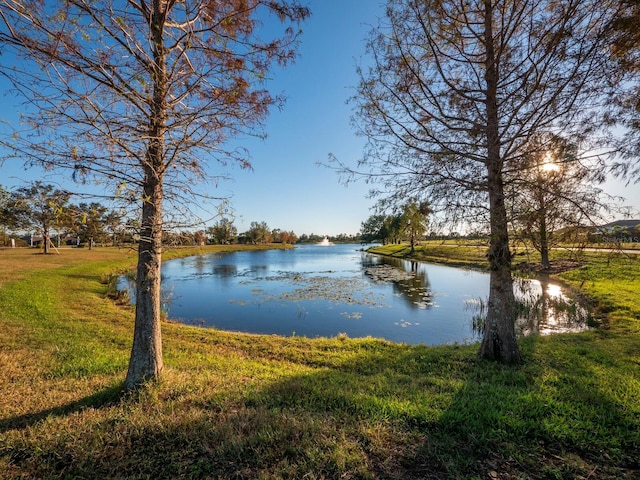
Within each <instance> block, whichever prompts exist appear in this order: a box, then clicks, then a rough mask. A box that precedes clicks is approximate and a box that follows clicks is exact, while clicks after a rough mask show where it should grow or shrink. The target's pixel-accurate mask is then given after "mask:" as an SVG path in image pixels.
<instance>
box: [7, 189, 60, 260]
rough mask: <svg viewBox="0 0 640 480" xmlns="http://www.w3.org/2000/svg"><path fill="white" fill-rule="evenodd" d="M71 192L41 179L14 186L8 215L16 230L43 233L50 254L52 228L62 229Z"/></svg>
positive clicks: (45, 247) (43, 241)
mask: <svg viewBox="0 0 640 480" xmlns="http://www.w3.org/2000/svg"><path fill="white" fill-rule="evenodd" d="M70 198H71V193H69V192H67V191H65V190H60V189H57V188H55V187H54V186H53V185H50V184H44V183H42V182H40V181H36V182H33V183H31V184H30V185H29V186H26V187H19V188H17V189H15V191H14V192H13V195H12V200H11V202H10V203H9V204H8V214H9V215H10V216H11V217H12V218H13V223H14V224H15V226H16V228H17V229H21V230H23V231H30V230H32V229H35V230H37V231H38V232H39V233H40V235H42V245H43V249H44V253H49V246H50V244H51V239H50V237H51V236H50V233H51V229H52V228H55V227H57V228H58V230H60V227H61V223H62V221H63V218H64V217H65V215H66V209H67V204H68V202H69V199H70Z"/></svg>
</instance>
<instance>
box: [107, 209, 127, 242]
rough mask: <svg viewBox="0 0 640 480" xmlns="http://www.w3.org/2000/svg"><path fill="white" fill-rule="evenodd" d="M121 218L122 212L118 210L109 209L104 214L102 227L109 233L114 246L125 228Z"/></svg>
mask: <svg viewBox="0 0 640 480" xmlns="http://www.w3.org/2000/svg"><path fill="white" fill-rule="evenodd" d="M123 218H124V213H123V212H122V211H118V210H111V211H110V212H109V213H107V214H106V215H105V216H104V228H105V230H106V231H107V232H109V233H110V234H111V242H112V245H113V246H114V247H116V246H118V242H119V238H120V237H121V236H122V234H123V233H124V230H125V225H124V223H123Z"/></svg>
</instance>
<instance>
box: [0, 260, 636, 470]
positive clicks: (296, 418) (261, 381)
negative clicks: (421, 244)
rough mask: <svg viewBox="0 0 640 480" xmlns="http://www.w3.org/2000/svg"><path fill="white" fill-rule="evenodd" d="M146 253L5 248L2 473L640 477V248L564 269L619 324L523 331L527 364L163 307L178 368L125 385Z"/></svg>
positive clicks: (0, 350)
mask: <svg viewBox="0 0 640 480" xmlns="http://www.w3.org/2000/svg"><path fill="white" fill-rule="evenodd" d="M442 248H443V249H444V248H446V249H448V250H447V251H446V252H441V253H440V254H439V255H440V257H441V258H440V261H447V262H453V263H459V264H470V263H471V264H472V263H474V262H476V264H477V265H479V263H477V262H480V261H481V260H478V259H481V258H482V255H483V252H482V250H480V249H477V248H476V249H475V250H474V247H460V248H461V249H462V250H460V249H458V248H452V247H442ZM467 249H468V250H467ZM211 251H215V248H214V247H207V248H205V249H191V250H184V251H171V252H169V253H168V254H167V255H166V256H165V259H166V258H168V257H169V256H175V255H185V254H189V253H199V252H211ZM454 252H460V253H454ZM396 254H399V253H398V252H396ZM418 256H419V257H420V258H424V259H427V258H430V257H431V256H434V257H435V256H438V255H435V254H434V252H426V251H425V252H419V254H418ZM443 256H446V259H445V258H442V257H443ZM134 261H135V256H134V254H133V252H131V251H128V250H118V249H113V248H96V249H93V250H91V251H89V250H86V249H70V250H61V253H60V255H48V256H43V255H39V254H37V253H35V252H34V251H33V250H22V249H19V250H0V372H2V375H0V478H2V479H18V478H21V479H22V478H38V479H39V478H64V479H67V478H69V479H71V478H140V479H142V478H153V479H173V478H212V479H217V478H220V479H278V478H282V479H302V478H304V479H338V478H340V479H431V478H433V479H441V478H442V479H446V478H470V479H471V478H478V479H498V478H502V479H514V478H523V479H524V478H532V479H547V478H549V479H556V478H558V479H560V478H567V479H578V478H585V479H586V478H591V479H614V478H624V479H637V478H640V461H639V459H640V301H639V293H640V259H638V257H637V256H632V255H631V256H625V255H617V256H604V255H603V256H599V255H596V254H595V253H594V254H590V256H589V257H588V258H587V259H586V263H585V265H584V266H583V267H581V268H579V269H577V270H572V271H569V272H565V273H564V274H563V278H564V279H565V280H567V281H569V282H571V283H572V284H573V285H575V286H577V287H580V288H581V289H582V290H583V292H584V293H585V295H588V296H589V297H591V298H592V299H593V300H594V301H596V302H597V305H598V308H599V310H600V312H601V313H602V314H603V315H604V314H606V315H607V317H608V325H607V327H606V328H603V329H599V330H594V331H589V332H585V333H580V334H563V335H556V336H552V337H533V338H527V339H524V340H521V342H520V345H521V348H522V351H523V354H524V362H523V363H522V364H521V365H518V366H502V365H498V364H495V363H491V362H487V361H483V360H479V359H478V358H477V356H476V351H477V348H478V347H477V346H444V347H425V346H407V345H398V344H393V343H389V342H384V341H380V340H375V339H362V340H355V339H348V338H344V337H338V338H333V339H305V338H300V337H293V338H284V337H277V336H258V335H246V334H234V333H229V332H222V331H215V330H206V329H201V328H197V327H190V326H185V325H180V324H175V323H171V322H164V323H163V341H164V355H165V367H166V371H165V373H164V376H163V379H162V380H161V381H160V382H158V383H156V384H152V385H149V386H148V387H146V388H143V389H141V390H139V391H136V392H134V393H129V394H123V393H122V391H121V387H122V383H123V380H124V377H125V374H126V368H127V361H128V355H129V350H130V347H131V340H132V331H133V312H132V310H131V308H130V307H128V306H122V305H118V304H116V303H115V302H113V301H111V300H109V299H108V298H106V293H107V290H108V283H109V282H108V280H109V278H110V277H111V275H112V274H113V273H114V272H118V271H124V270H126V269H128V268H130V266H131V265H132V264H133V262H134Z"/></svg>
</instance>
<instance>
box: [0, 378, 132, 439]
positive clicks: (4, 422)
mask: <svg viewBox="0 0 640 480" xmlns="http://www.w3.org/2000/svg"><path fill="white" fill-rule="evenodd" d="M123 385H124V384H123V383H119V384H117V385H114V386H112V387H109V388H106V389H104V390H100V391H99V392H96V393H94V394H93V395H89V396H88V397H84V398H81V399H80V400H76V401H75V402H71V403H68V404H66V405H60V406H57V407H53V408H49V409H46V410H42V411H40V412H35V413H26V414H24V415H18V416H13V417H7V418H0V433H6V432H8V431H9V430H22V429H25V428H29V427H33V426H35V425H36V424H37V423H38V422H40V421H42V420H44V419H46V418H49V417H64V416H67V415H70V414H72V413H75V412H80V411H82V410H84V409H87V408H104V407H109V406H112V405H116V404H117V403H118V402H120V400H121V399H122V398H123V397H124V395H125V392H124V390H123Z"/></svg>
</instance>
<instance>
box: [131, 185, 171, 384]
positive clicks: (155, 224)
mask: <svg viewBox="0 0 640 480" xmlns="http://www.w3.org/2000/svg"><path fill="white" fill-rule="evenodd" d="M146 183H147V184H148V185H147V186H146V188H145V197H146V199H145V201H144V203H143V206H142V228H141V232H140V243H139V246H138V269H137V276H136V316H135V326H134V332H133V347H132V349H131V357H130V360H129V370H128V372H127V378H126V380H125V388H127V389H132V388H135V387H136V386H138V385H141V384H142V383H144V382H146V381H148V380H154V379H156V378H158V377H159V376H160V373H161V372H162V369H163V362H162V338H161V332H160V318H161V311H160V305H161V303H160V274H161V262H162V184H161V183H160V182H159V181H156V182H152V181H147V182H146Z"/></svg>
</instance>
